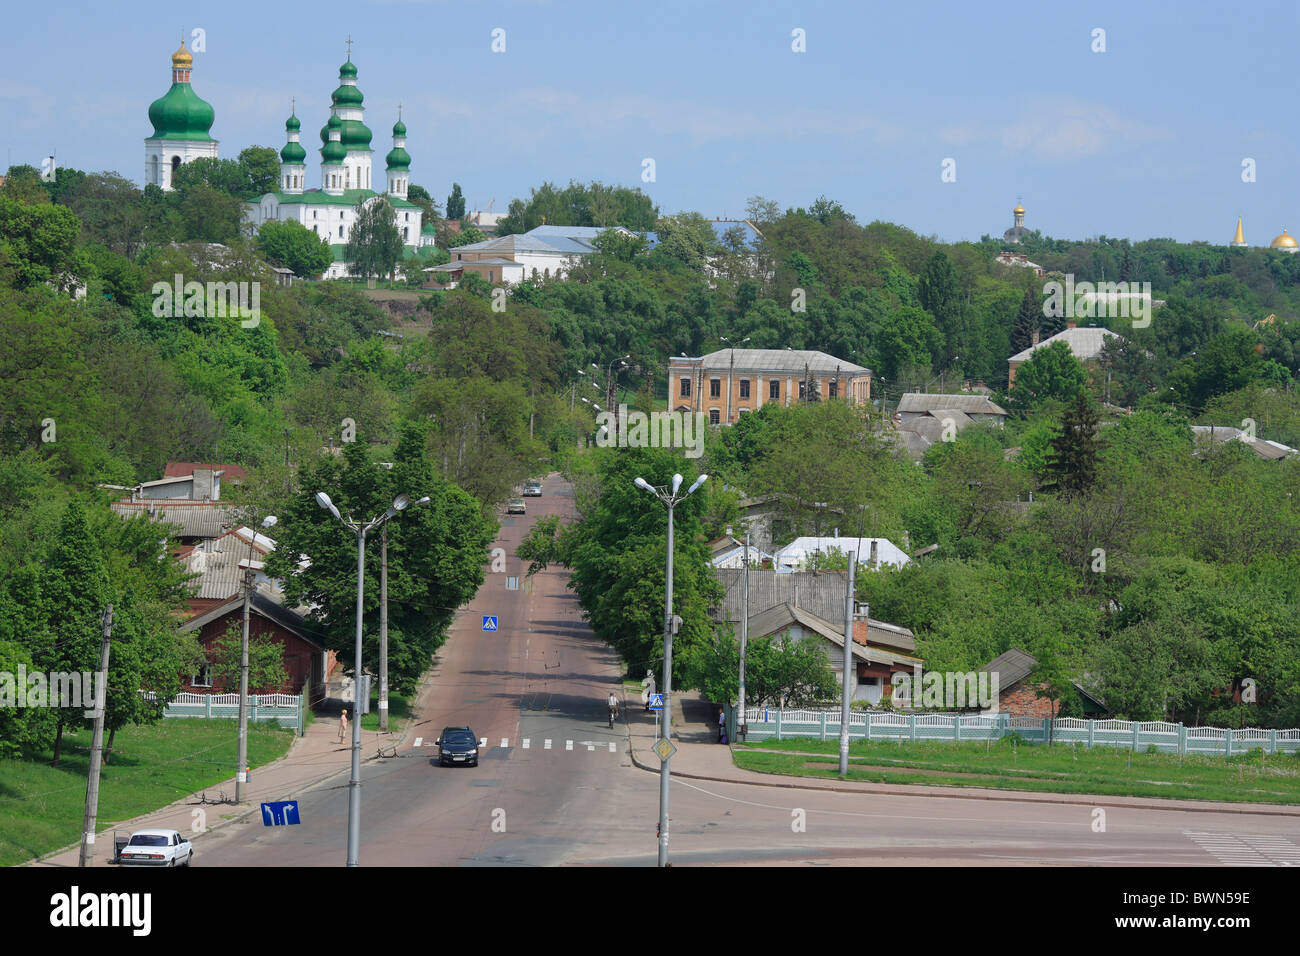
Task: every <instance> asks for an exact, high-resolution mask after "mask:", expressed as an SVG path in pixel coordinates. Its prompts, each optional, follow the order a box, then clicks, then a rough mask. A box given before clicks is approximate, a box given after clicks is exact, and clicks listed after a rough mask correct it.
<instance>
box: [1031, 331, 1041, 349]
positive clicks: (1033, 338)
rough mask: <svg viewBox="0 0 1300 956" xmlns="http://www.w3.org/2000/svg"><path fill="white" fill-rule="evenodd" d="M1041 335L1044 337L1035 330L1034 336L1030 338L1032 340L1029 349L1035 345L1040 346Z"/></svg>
mask: <svg viewBox="0 0 1300 956" xmlns="http://www.w3.org/2000/svg"><path fill="white" fill-rule="evenodd" d="M1041 335H1042V333H1041V332H1039V331H1038V329H1034V334H1033V335H1032V336H1031V337H1030V339H1029V347H1030V348H1033V347H1034V346H1035V345H1037V344H1038V339H1039V337H1040V336H1041Z"/></svg>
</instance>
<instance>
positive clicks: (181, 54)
mask: <svg viewBox="0 0 1300 956" xmlns="http://www.w3.org/2000/svg"><path fill="white" fill-rule="evenodd" d="M193 65H194V57H193V56H192V55H190V51H189V50H187V49H185V41H184V40H181V48H180V49H179V50H177V51H176V52H175V53H173V54H172V69H173V70H188V69H190V67H192V66H193Z"/></svg>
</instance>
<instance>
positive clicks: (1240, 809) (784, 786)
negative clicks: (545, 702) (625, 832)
mask: <svg viewBox="0 0 1300 956" xmlns="http://www.w3.org/2000/svg"><path fill="white" fill-rule="evenodd" d="M727 749H728V750H729V751H731V755H732V757H733V759H734V757H735V752H734V751H732V750H731V747H730V745H728V747H727ZM628 752H629V753H630V754H631V756H632V763H633V765H634V766H636V767H637V768H638V769H640V770H645V771H648V772H650V773H659V768H658V767H651V766H649V765H648V764H644V763H642V762H641V761H640V760H638V759H637V756H636V751H635V749H633V748H632V746H631V743H630V742H629V744H628ZM745 772H746V773H762V774H768V775H770V776H774V777H776V776H791V775H789V774H777V773H773V772H772V771H768V770H747V771H745ZM672 775H673V776H674V777H681V778H683V779H685V780H705V781H708V782H710V783H731V784H739V785H741V786H750V787H774V788H776V789H779V790H825V791H827V792H830V793H857V794H862V795H866V796H873V795H879V796H886V797H930V798H931V799H944V798H951V799H955V800H988V801H992V802H995V803H1048V804H1053V803H1054V804H1067V805H1073V806H1081V807H1110V808H1111V809H1119V810H1167V811H1172V812H1176V813H1235V814H1251V815H1255V816H1270V817H1300V807H1298V808H1291V807H1281V808H1279V807H1276V806H1274V805H1268V804H1265V805H1256V806H1253V807H1252V806H1250V805H1248V804H1243V805H1240V806H1239V805H1236V804H1231V805H1225V806H1218V807H1188V806H1181V805H1179V804H1178V803H1176V802H1169V803H1154V802H1153V803H1115V802H1113V800H1114V798H1113V797H1099V798H1098V799H1095V800H1089V799H1086V797H1087V795H1086V794H1055V795H1046V796H1045V795H1041V794H1040V795H1037V796H1035V795H1034V794H1032V793H1031V792H1029V791H1020V790H998V791H993V792H989V791H988V789H987V788H985V792H983V793H973V792H972V793H935V792H933V790H930V789H929V788H927V787H926V785H925V784H912V785H910V786H913V787H915V788H917V789H910V790H903V789H900V788H898V787H892V788H886V787H885V786H884V785H877V786H881V789H871V790H864V789H862V787H861V786H857V787H846V786H829V787H827V786H808V785H805V784H798V783H784V782H779V781H775V780H774V781H771V782H769V781H766V780H738V779H736V778H734V777H713V776H706V775H704V774H697V773H682V772H680V771H673V774H672ZM801 779H802V778H801ZM808 779H812V780H825V779H827V778H825V777H812V778H808ZM972 789H974V788H972ZM1021 793H1023V794H1024V796H1020V794H1021ZM1003 794H1014V796H1011V795H1008V796H1003ZM1131 799H1136V800H1152V801H1154V800H1157V799H1159V798H1156V797H1134V798H1131Z"/></svg>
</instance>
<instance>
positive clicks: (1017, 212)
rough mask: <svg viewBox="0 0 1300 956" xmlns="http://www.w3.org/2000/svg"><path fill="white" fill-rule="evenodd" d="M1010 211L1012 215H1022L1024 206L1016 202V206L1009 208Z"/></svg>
mask: <svg viewBox="0 0 1300 956" xmlns="http://www.w3.org/2000/svg"><path fill="white" fill-rule="evenodd" d="M1011 212H1012V214H1013V215H1016V216H1023V215H1024V214H1025V207H1024V206H1022V205H1020V203H1016V208H1015V209H1013V210H1011Z"/></svg>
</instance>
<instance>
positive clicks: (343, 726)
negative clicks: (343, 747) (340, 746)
mask: <svg viewBox="0 0 1300 956" xmlns="http://www.w3.org/2000/svg"><path fill="white" fill-rule="evenodd" d="M347 735H348V709H347V708H346V707H344V708H343V713H341V714H339V743H343V738H344V737H346V736H347Z"/></svg>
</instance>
